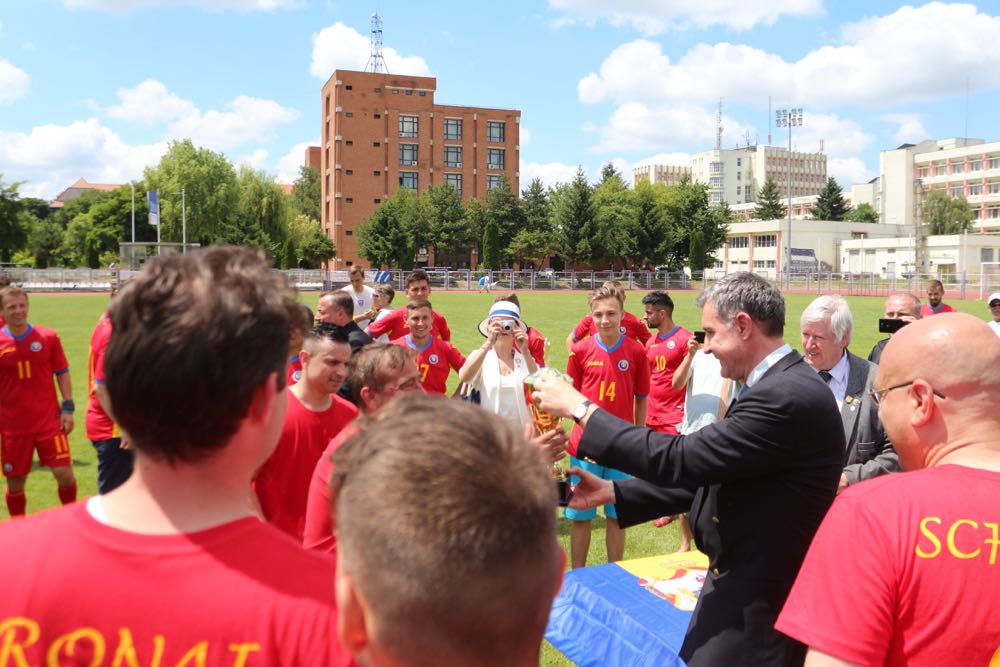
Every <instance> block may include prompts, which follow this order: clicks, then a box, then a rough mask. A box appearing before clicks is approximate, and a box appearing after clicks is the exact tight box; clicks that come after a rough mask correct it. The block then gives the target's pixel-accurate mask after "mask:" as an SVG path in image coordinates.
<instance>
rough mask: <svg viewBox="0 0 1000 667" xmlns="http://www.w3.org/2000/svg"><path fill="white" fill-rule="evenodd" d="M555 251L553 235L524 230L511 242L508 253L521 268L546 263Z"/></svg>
mask: <svg viewBox="0 0 1000 667" xmlns="http://www.w3.org/2000/svg"><path fill="white" fill-rule="evenodd" d="M554 251H555V248H554V243H553V238H552V235H551V234H546V233H545V232H540V231H535V230H530V229H522V230H521V231H519V232H518V233H517V235H516V236H514V239H513V240H512V241H511V242H510V247H508V248H507V252H508V253H509V254H510V256H511V257H513V258H514V261H516V262H517V263H518V264H519V265H520V266H521V267H525V266H527V265H529V264H530V265H532V267H534V266H535V265H537V264H539V263H541V262H542V261H544V260H545V259H546V258H547V257H548V256H549V255H551V254H552V253H553V252H554Z"/></svg>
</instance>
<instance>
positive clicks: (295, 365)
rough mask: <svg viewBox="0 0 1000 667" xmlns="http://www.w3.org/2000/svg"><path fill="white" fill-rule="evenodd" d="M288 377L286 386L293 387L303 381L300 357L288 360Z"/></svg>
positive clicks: (296, 356)
mask: <svg viewBox="0 0 1000 667" xmlns="http://www.w3.org/2000/svg"><path fill="white" fill-rule="evenodd" d="M287 371H288V377H287V381H286V383H285V384H286V386H289V387H291V386H292V385H293V384H295V383H296V382H298V381H299V380H301V379H302V360H301V359H299V355H297V354H296V355H295V356H294V357H292V358H291V359H289V360H288V369H287Z"/></svg>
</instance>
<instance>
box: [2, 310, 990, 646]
mask: <svg viewBox="0 0 1000 667" xmlns="http://www.w3.org/2000/svg"><path fill="white" fill-rule="evenodd" d="M642 294H643V293H642V292H630V293H629V296H628V300H627V301H626V308H627V309H628V310H630V311H632V312H633V313H635V314H637V315H638V314H641V313H642V305H641V302H640V301H641V298H642ZM696 295H697V293H696V292H673V293H672V296H673V298H674V301H675V303H676V310H675V312H674V316H675V317H674V319H675V321H676V322H677V323H679V324H681V325H683V326H685V327H687V328H689V329H692V330H693V329H698V328H700V326H699V324H698V322H699V318H700V311H699V309H698V308H696V307H695V306H694V303H693V301H694V297H695V296H696ZM317 296H318V295H317V294H315V293H306V294H303V295H302V301H303V302H305V303H306V304H307V305H309V306H310V307H312V308H315V305H316V298H317ZM519 296H520V299H521V306H522V315H523V317H524V319H525V321H526V322H528V323H529V324H530V325H531V326H534V327H535V328H537V329H538V330H539V331H541V332H542V333H543V334H545V335H546V336H548V337H549V338H550V339H551V341H552V345H551V346H550V347H549V350H548V361H549V364H550V365H554V366H556V367H560V368H565V365H566V350H565V346H564V345H563V340H564V339H565V337H566V335H567V334H568V333H569V331H570V330H571V329H572V327H573V326H574V325H575V324H576V322H577V321H578V320H579V318H580V317H581V316H583V314H585V312H586V307H587V305H586V295H585V294H583V293H579V292H577V293H569V292H534V293H532V292H522V293H520V294H519ZM814 297H815V295H803V294H792V295H789V296H788V297H787V312H788V317H787V320H788V326H787V327H786V332H785V340H787V341H788V342H789V343H791V344H792V346H793V347H795V348H798V347H799V341H798V338H799V323H798V319H799V315H800V314H801V313H802V310H803V309H804V308H805V307H806V305H807V304H808V303H809V302H810V301H811V300H812V299H813V298H814ZM431 301H432V302H433V304H434V306H435V309H436V310H438V311H439V312H441V313H443V314H444V315H445V316H446V317H447V318H448V322H449V325H450V326H451V330H452V342H453V343H454V344H455V345H456V346H457V347H458V348H459V349H460V350H461V351H462V352H463V353H468V352H469V351H471V350H472V349H474V348H475V347H477V346H479V345H480V344H481V342H482V337H481V336H480V334H479V332H478V330H477V324H478V323H479V321H480V320H481V319H482V318H483V317H484V316H485V315H486V314H487V312H488V310H489V306H490V303H492V301H493V295H488V294H471V293H445V292H436V293H434V294H432V295H431ZM849 301H850V304H851V309H852V311H853V313H854V321H855V332H854V343H853V344H852V346H851V349H852V351H854V352H855V353H856V354H859V355H861V356H867V355H868V351H869V350H870V349H871V347H872V345H874V344H875V342H876V341H877V340H879V339H880V338H882V336H881V335H880V334H879V333H878V322H877V320H878V318H879V317H880V315H881V313H882V304H883V298H882V297H850V298H849ZM950 303H951V304H952V305H953V306H954V307H955V308H957V309H958V310H961V311H964V312H969V313H972V314H974V315H976V316H977V317H980V318H983V319H986V317H987V316H988V312H987V310H988V309H987V308H986V307H985V305H984V304H983V303H981V302H979V301H951V302H950ZM106 304H107V296H91V295H86V296H80V295H46V294H35V295H32V297H31V304H30V305H31V321H32V322H34V323H37V324H40V325H43V326H47V327H50V328H53V329H55V330H56V331H57V332H58V333H59V335H60V336H61V338H62V341H63V345H64V347H65V348H66V354H67V356H68V357H69V361H70V369H71V372H72V374H73V385H74V396H75V398H76V402H77V406H78V411H77V424H76V429H75V430H74V431H73V434H72V435H71V436H70V447H71V450H72V452H73V462H74V466H75V469H76V474H77V479H78V481H79V487H80V496H81V497H83V496H88V495H92V494H94V493H96V488H97V482H96V479H97V468H96V457H95V455H94V451H93V448H92V447H91V445H90V443H89V441H87V439H86V435H85V432H84V416H85V414H86V402H87V401H86V399H87V392H86V383H87V346H88V343H89V340H90V333H91V331H92V329H93V326H94V324H95V323H96V321H97V318H98V317H99V316H100V314H101V311H102V310H103V308H104V307H105V305H106ZM401 304H402V297H401V296H398V297H397V304H396V305H397V306H400V305H401ZM455 384H456V379H455V376H454V375H453V376H452V381H451V383H450V388H452V389H454V387H455ZM57 502H58V501H57V498H56V490H55V482H54V481H53V479H52V476H51V475H50V474H48V472H47V471H45V470H36V471H35V472H34V473H33V474H32V475H31V477H30V478H29V482H28V512H29V513H32V512H37V511H39V510H41V509H44V508H46V507H50V506H52V505H54V504H56V503H57ZM6 518H7V510H6V507H0V519H6ZM559 539H560V541H561V542H562V543H563V546H564V547H565V548H566V550H567V553H568V550H569V522H567V521H565V520H564V519H560V521H559ZM677 543H678V538H677V529H676V527H675V526H673V525H670V526H668V527H666V528H662V529H656V528H653V527H651V526H641V527H637V528H633V529H630V530H629V531H628V543H627V546H626V550H625V557H626V558H639V557H642V556H649V555H655V554H658V553H667V552H670V551H673V550H675V549H676V547H677ZM603 562H605V555H604V526H603V519H600V518H598V520H596V521H595V522H594V534H593V537H592V540H591V554H590V563H591V564H599V563H603ZM542 664H544V665H567V664H570V663H569V662H568V661H566V660H565V659H564V658H563V657H562V656H561V655H560V654H559V653H558V652H556V651H555V650H554V649H552V648H551V647H550V646H548V645H546V646H545V648H544V651H543V655H542Z"/></svg>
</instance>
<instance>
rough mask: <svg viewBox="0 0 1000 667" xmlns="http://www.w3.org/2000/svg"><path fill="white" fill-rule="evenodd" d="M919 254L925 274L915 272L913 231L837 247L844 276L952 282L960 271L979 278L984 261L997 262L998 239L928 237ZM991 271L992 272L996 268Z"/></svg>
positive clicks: (985, 236)
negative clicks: (919, 277) (931, 278)
mask: <svg viewBox="0 0 1000 667" xmlns="http://www.w3.org/2000/svg"><path fill="white" fill-rule="evenodd" d="M871 227H878V228H887V227H890V225H871ZM897 228H899V229H900V230H903V231H905V230H906V228H905V227H898V226H897ZM921 253H922V254H923V255H925V256H926V266H927V270H926V272H924V271H915V269H914V265H913V235H912V232H911V233H910V234H909V235H904V236H901V237H898V238H884V237H883V238H871V237H869V238H859V239H850V240H845V241H843V242H842V243H841V244H840V263H839V266H840V271H842V272H845V273H874V274H877V275H879V276H880V277H882V278H892V277H893V276H895V277H897V278H905V277H908V276H909V275H910V273H927V274H930V275H936V276H938V277H939V278H941V279H942V280H951V279H952V278H951V277H952V276H954V275H956V274H960V273H962V272H965V273H966V274H967V275H968V277H969V278H973V277H975V276H978V275H979V272H980V271H981V270H982V268H983V266H982V265H983V262H998V261H1000V236H995V235H992V234H977V233H968V234H949V235H942V236H928V237H927V239H926V241H925V242H924V246H923V249H922V250H921ZM991 271H994V272H995V268H994V269H991Z"/></svg>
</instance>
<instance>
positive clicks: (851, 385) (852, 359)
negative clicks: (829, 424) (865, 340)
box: [840, 352, 868, 450]
mask: <svg viewBox="0 0 1000 667" xmlns="http://www.w3.org/2000/svg"><path fill="white" fill-rule="evenodd" d="M847 363H848V369H849V370H848V373H847V393H846V394H845V396H844V404H843V405H842V406H840V419H841V421H843V423H844V436H845V437H846V439H847V447H848V450H850V448H851V446H852V444H851V443H853V442H854V437H853V436H854V429H856V428H857V426H858V416H859V415H860V414H861V399H862V398H864V393H865V383H866V382H867V380H868V364H867V363H865V361H864V360H863V359H861V358H860V357H856V356H854V355H853V354H851V353H850V352H848V353H847Z"/></svg>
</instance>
